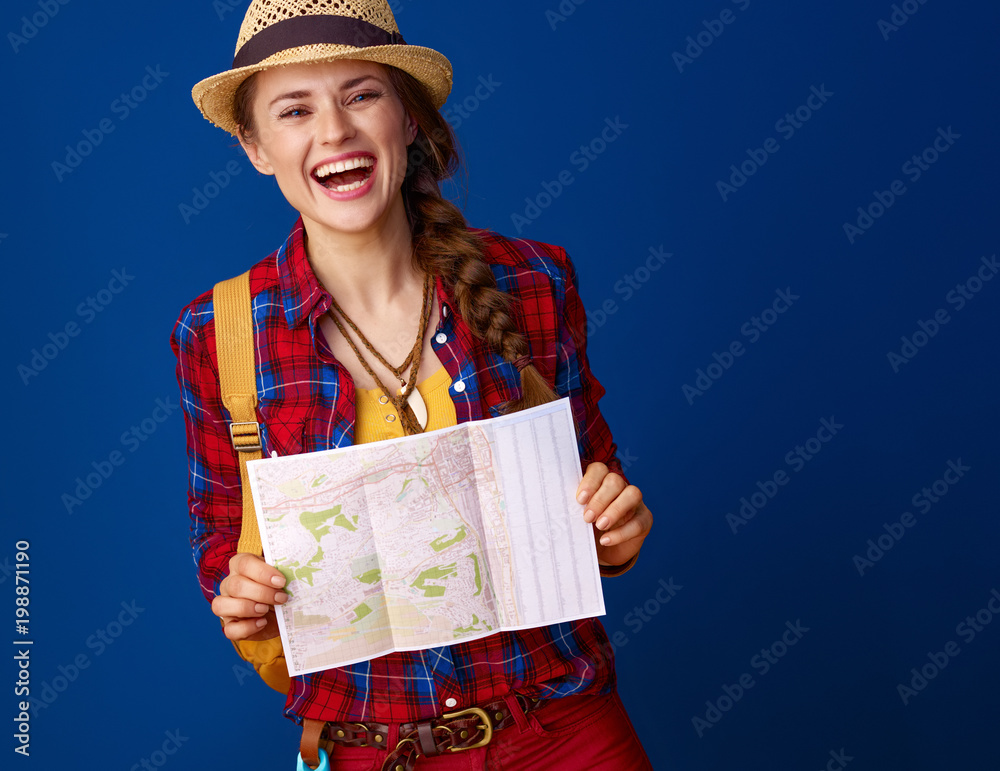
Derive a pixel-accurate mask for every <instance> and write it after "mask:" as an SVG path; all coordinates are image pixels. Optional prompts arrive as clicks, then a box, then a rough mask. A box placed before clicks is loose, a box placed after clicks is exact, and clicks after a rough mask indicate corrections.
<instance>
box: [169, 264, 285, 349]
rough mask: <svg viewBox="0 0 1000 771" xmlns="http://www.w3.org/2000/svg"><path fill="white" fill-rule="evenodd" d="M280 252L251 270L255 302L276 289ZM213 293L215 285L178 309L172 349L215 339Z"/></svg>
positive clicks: (251, 293)
mask: <svg viewBox="0 0 1000 771" xmlns="http://www.w3.org/2000/svg"><path fill="white" fill-rule="evenodd" d="M279 251H280V250H276V251H274V252H272V253H271V254H269V255H268V256H267V257H264V258H263V259H262V260H260V261H258V262H257V263H256V264H254V265H253V266H252V267H251V268H250V296H251V298H253V299H254V300H255V301H256V299H257V298H258V297H259V296H260V295H268V294H271V293H274V292H277V291H278V290H279V282H278V269H277V259H278V252H279ZM234 278H235V277H234ZM214 291H215V287H214V286H212V287H211V288H209V289H206V290H205V291H204V292H202V293H201V294H199V295H198V296H197V297H195V298H194V299H193V300H192V301H191V302H189V303H188V304H187V305H185V306H184V307H183V308H182V309H181V311H180V314H179V315H178V317H177V323H176V324H175V325H174V329H173V332H172V334H171V342H172V344H173V345H174V347H175V348H176V347H177V346H178V345H183V344H184V343H185V342H188V341H191V340H193V339H195V338H204V337H206V336H214V333H215V305H214V303H213V293H214Z"/></svg>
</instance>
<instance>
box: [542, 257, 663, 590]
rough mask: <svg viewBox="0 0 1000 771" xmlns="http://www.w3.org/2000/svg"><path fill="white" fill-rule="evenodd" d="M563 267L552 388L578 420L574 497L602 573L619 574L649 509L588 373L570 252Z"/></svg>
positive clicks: (640, 537)
mask: <svg viewBox="0 0 1000 771" xmlns="http://www.w3.org/2000/svg"><path fill="white" fill-rule="evenodd" d="M564 270H565V276H566V280H565V298H564V302H563V314H562V325H561V329H560V352H559V364H558V366H557V371H556V390H557V392H558V393H559V394H560V395H561V396H565V395H567V394H568V395H570V396H571V397H572V402H573V412H574V415H575V416H576V420H577V425H579V426H581V431H580V449H581V456H582V458H583V464H584V468H585V472H584V477H583V480H582V481H581V482H580V486H579V487H578V488H577V501H578V502H579V503H581V504H587V508H586V510H585V511H584V519H585V520H586V521H587V522H590V523H594V527H595V538H597V539H598V541H597V556H598V561H599V562H600V564H601V574H602V575H604V576H618V575H621V574H623V573H625V572H627V571H628V570H629V569H631V567H632V566H633V565H634V564H635V560H636V558H637V556H638V554H639V549H640V548H641V547H642V542H643V541H644V540H645V538H646V536H647V535H648V534H649V531H650V528H651V527H652V524H653V515H652V513H651V512H650V510H649V509H648V508H647V507H646V505H645V503H643V501H642V493H641V492H640V491H639V488H637V487H635V486H634V485H630V484H628V480H627V479H625V475H624V473H623V471H622V467H621V463H620V462H619V461H618V458H617V457H616V456H615V444H614V442H613V440H612V438H611V430H610V428H609V427H608V424H607V422H606V421H605V420H604V417H603V416H602V415H601V412H600V409H599V408H598V406H597V402H598V400H599V399H600V398H601V397H602V396H603V395H604V388H603V387H602V386H601V384H600V383H599V382H597V379H596V378H595V377H594V376H593V374H592V373H591V371H590V365H589V363H588V361H587V354H586V345H587V316H586V313H585V312H584V308H583V302H582V301H581V299H580V294H579V287H578V284H577V277H576V270H575V268H574V267H573V263H572V262H571V261H570V259H569V257H568V256H566V258H565V264H564ZM574 386H575V387H574Z"/></svg>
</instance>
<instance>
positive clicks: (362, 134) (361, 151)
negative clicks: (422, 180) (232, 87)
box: [241, 60, 417, 234]
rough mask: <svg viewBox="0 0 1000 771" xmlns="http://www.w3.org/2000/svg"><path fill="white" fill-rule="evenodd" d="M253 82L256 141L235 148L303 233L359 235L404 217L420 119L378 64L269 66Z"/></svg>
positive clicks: (342, 63) (345, 63) (331, 63)
mask: <svg viewBox="0 0 1000 771" xmlns="http://www.w3.org/2000/svg"><path fill="white" fill-rule="evenodd" d="M256 86H257V88H256V91H257V93H256V98H255V100H254V104H253V115H254V119H255V121H256V127H255V129H256V130H255V133H254V139H253V142H252V143H246V142H243V141H242V140H241V144H242V145H243V147H244V149H245V150H246V152H247V156H248V157H249V158H250V161H251V162H252V163H253V165H254V166H255V167H256V168H257V170H258V171H260V172H261V173H263V174H272V175H274V177H275V179H276V180H277V182H278V187H280V188H281V192H282V193H284V195H285V198H287V199H288V202H289V203H290V204H291V205H292V206H293V207H295V209H297V210H298V211H299V212H300V213H301V214H302V217H303V219H304V221H305V223H306V227H307V229H308V228H309V226H310V223H315V224H316V225H318V226H321V227H326V228H329V229H331V230H334V231H338V232H342V233H355V234H362V233H367V232H377V231H378V230H380V229H382V228H386V227H390V226H392V225H393V224H397V225H398V223H399V221H400V220H399V217H400V216H402V217H403V221H405V214H404V213H403V199H402V195H401V193H400V187H401V186H402V183H403V178H404V176H405V174H406V150H407V146H408V145H409V144H410V143H411V142H413V140H414V138H415V137H416V135H417V124H416V121H415V120H414V119H413V118H411V117H410V116H409V115H408V114H407V113H406V110H405V109H404V107H403V103H402V102H401V101H400V99H399V97H398V96H397V95H396V92H395V91H394V90H393V88H392V86H391V85H390V83H389V80H388V77H387V74H386V70H385V68H384V67H383V66H382V65H381V64H377V63H375V62H364V61H354V60H345V61H336V62H327V63H323V64H296V65H290V66H287V67H276V68H274V69H270V70H265V71H264V72H261V73H259V74H258V75H257V84H256Z"/></svg>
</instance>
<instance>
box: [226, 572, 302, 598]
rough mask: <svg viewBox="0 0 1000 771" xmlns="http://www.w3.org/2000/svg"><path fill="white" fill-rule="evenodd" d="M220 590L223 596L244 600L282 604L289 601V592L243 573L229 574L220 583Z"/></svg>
mask: <svg viewBox="0 0 1000 771" xmlns="http://www.w3.org/2000/svg"><path fill="white" fill-rule="evenodd" d="M219 591H220V592H221V594H220V596H222V597H237V598H240V599H244V600H253V601H254V602H263V603H265V604H266V605H281V604H282V603H284V602H287V601H288V594H287V593H285V592H283V591H281V590H276V589H275V588H274V587H273V586H267V585H266V584H259V583H257V582H256V581H252V580H251V579H249V578H247V577H246V576H241V575H235V576H233V575H231V576H227V577H226V578H225V579H224V580H223V581H222V583H221V584H219Z"/></svg>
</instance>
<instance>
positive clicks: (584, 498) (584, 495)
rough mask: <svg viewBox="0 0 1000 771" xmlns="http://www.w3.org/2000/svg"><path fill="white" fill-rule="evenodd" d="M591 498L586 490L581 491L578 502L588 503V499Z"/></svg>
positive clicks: (577, 498)
mask: <svg viewBox="0 0 1000 771" xmlns="http://www.w3.org/2000/svg"><path fill="white" fill-rule="evenodd" d="M589 497H590V493H588V492H587V491H586V490H581V491H580V494H579V495H577V496H576V502H577V503H586V502H587V499H588V498H589Z"/></svg>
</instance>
